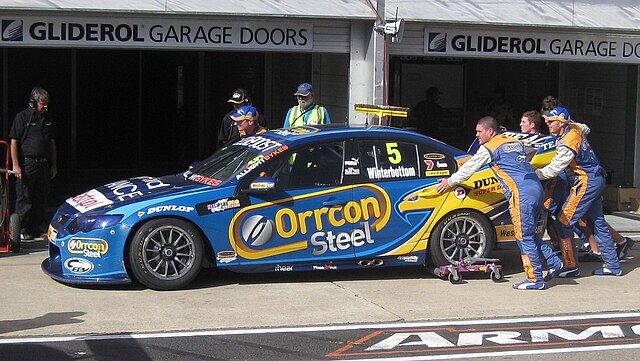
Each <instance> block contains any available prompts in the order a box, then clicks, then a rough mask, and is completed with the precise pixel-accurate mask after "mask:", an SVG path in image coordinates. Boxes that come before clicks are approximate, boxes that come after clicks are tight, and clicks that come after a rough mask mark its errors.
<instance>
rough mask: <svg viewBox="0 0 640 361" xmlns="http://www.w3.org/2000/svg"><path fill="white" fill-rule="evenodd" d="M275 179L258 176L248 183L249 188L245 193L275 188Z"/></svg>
mask: <svg viewBox="0 0 640 361" xmlns="http://www.w3.org/2000/svg"><path fill="white" fill-rule="evenodd" d="M276 184H277V181H276V180H275V179H273V178H271V177H259V178H256V179H254V180H253V181H252V182H251V183H249V188H248V189H246V190H244V192H245V193H264V192H272V191H275V190H276Z"/></svg>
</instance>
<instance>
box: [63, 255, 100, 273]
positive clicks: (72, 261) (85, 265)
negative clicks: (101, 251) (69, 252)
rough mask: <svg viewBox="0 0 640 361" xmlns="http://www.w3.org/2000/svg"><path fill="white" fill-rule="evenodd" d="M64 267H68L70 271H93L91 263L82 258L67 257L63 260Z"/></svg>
mask: <svg viewBox="0 0 640 361" xmlns="http://www.w3.org/2000/svg"><path fill="white" fill-rule="evenodd" d="M64 268H66V269H68V270H69V272H71V273H76V274H85V273H89V272H91V271H93V268H94V266H93V263H91V261H89V260H86V259H83V258H69V259H68V260H66V261H64Z"/></svg>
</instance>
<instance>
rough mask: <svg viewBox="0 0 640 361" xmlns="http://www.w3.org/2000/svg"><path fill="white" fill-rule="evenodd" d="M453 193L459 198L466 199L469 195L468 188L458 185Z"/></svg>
mask: <svg viewBox="0 0 640 361" xmlns="http://www.w3.org/2000/svg"><path fill="white" fill-rule="evenodd" d="M453 195H454V196H455V197H456V198H458V199H464V197H466V196H467V190H466V189H464V188H462V187H456V189H454V190H453Z"/></svg>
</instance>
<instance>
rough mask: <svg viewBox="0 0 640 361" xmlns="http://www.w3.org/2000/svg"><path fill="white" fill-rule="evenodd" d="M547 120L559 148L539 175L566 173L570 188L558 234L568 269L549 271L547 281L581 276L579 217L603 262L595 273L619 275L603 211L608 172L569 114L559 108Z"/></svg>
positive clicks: (616, 258)
mask: <svg viewBox="0 0 640 361" xmlns="http://www.w3.org/2000/svg"><path fill="white" fill-rule="evenodd" d="M544 118H545V122H546V123H547V126H549V131H550V132H551V133H552V134H554V135H557V136H559V137H560V138H559V139H558V142H557V145H556V155H555V156H554V157H553V159H551V162H550V163H549V164H548V165H546V166H545V167H543V168H540V169H537V170H536V174H537V175H538V178H540V179H541V180H544V179H551V178H554V177H556V176H557V175H558V174H560V173H561V172H563V171H565V170H566V171H567V173H568V179H569V187H571V188H570V190H569V196H568V198H567V199H566V200H564V203H563V204H562V210H561V211H560V214H559V221H560V227H559V228H560V229H559V230H558V231H559V233H560V240H561V243H562V254H563V256H564V259H565V268H563V269H560V270H558V269H550V270H549V274H548V275H547V278H552V277H555V276H560V277H563V276H564V277H575V276H578V275H579V274H580V269H579V268H578V261H577V258H576V250H575V247H574V246H573V230H572V227H573V226H574V225H575V224H576V223H578V221H579V220H580V218H586V219H587V221H588V222H589V223H590V224H591V225H592V226H593V233H594V235H595V238H596V241H597V243H598V247H599V248H600V252H601V255H602V259H603V261H604V265H603V267H602V268H598V269H596V270H594V271H593V272H592V274H594V275H597V276H608V275H611V276H620V275H622V267H621V266H620V260H619V259H618V255H617V254H616V249H615V247H614V245H613V238H612V237H611V233H610V232H609V228H608V227H607V223H606V222H605V219H604V213H603V211H602V190H603V189H604V186H605V175H606V173H605V171H604V170H603V169H602V167H601V166H600V161H599V160H598V157H597V156H596V153H595V152H594V151H593V148H591V145H590V144H589V142H588V141H587V138H586V136H585V134H584V133H583V131H582V129H581V128H580V127H578V126H577V125H576V124H575V123H573V122H572V121H571V118H570V115H569V111H567V110H566V109H565V108H562V107H556V108H554V109H553V110H551V111H550V112H549V113H548V114H545V115H544Z"/></svg>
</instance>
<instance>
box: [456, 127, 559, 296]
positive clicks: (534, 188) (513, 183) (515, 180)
mask: <svg viewBox="0 0 640 361" xmlns="http://www.w3.org/2000/svg"><path fill="white" fill-rule="evenodd" d="M485 164H490V167H491V170H493V172H494V173H495V175H496V178H497V179H498V181H499V182H500V184H501V185H502V190H503V192H504V194H505V197H506V198H507V199H508V200H509V212H510V214H511V219H512V221H513V227H514V230H515V238H516V240H517V241H518V242H517V244H518V246H519V248H520V254H521V258H522V266H523V268H524V271H525V273H526V275H527V280H525V281H523V282H520V283H517V284H515V285H514V286H513V287H514V288H516V289H542V288H544V280H543V276H542V261H541V259H543V258H544V259H546V260H547V263H548V266H549V267H550V268H554V267H560V268H561V267H562V261H561V260H560V259H559V258H558V257H557V256H556V255H555V254H554V253H553V250H552V249H551V247H549V245H547V244H546V243H545V242H543V240H542V237H540V236H539V235H536V225H537V223H538V222H537V221H538V219H539V217H540V216H541V212H542V203H543V199H544V198H543V194H544V191H543V189H542V184H540V181H539V180H538V177H537V176H536V174H535V171H534V169H533V167H532V166H531V164H529V161H528V160H527V156H526V153H525V149H524V145H523V144H522V143H521V142H520V141H518V140H517V139H515V138H511V137H507V136H504V135H496V136H495V137H493V138H492V139H491V140H489V141H488V142H486V143H485V144H483V145H481V146H480V147H479V148H478V151H477V152H476V154H475V155H474V156H473V157H472V158H471V159H470V160H469V161H467V162H466V163H465V164H464V165H462V167H460V169H459V170H458V171H457V172H456V173H454V174H453V175H451V177H450V178H449V179H448V180H447V182H448V183H449V185H450V186H455V185H457V184H460V183H462V182H463V181H464V180H466V179H468V178H469V177H470V176H471V175H472V174H473V173H475V172H476V171H477V170H478V169H480V167H482V166H483V165H485Z"/></svg>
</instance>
